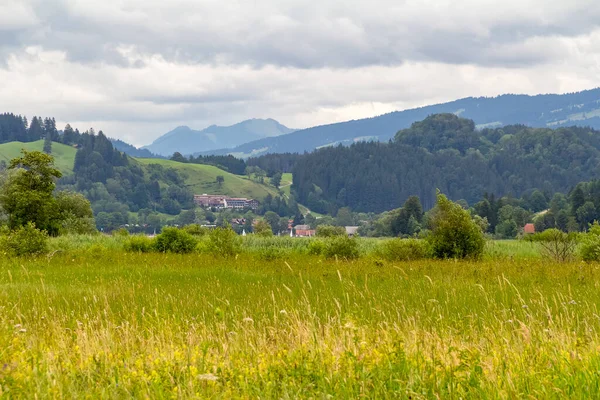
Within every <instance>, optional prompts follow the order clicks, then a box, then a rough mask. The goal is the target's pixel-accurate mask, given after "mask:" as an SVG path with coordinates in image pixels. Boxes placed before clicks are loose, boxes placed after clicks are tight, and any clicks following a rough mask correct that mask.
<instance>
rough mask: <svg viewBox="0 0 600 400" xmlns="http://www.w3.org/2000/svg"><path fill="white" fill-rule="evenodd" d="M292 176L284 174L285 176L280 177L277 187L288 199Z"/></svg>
mask: <svg viewBox="0 0 600 400" xmlns="http://www.w3.org/2000/svg"><path fill="white" fill-rule="evenodd" d="M292 179H293V178H292V174H291V173H288V172H286V173H285V174H282V175H281V185H279V188H280V189H281V190H282V191H283V193H284V194H285V195H286V196H287V197H289V196H290V189H291V188H292V181H293V180H292Z"/></svg>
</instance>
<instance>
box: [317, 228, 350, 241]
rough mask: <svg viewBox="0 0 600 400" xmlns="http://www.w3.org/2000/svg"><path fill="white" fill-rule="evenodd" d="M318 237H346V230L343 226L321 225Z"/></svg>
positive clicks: (318, 229)
mask: <svg viewBox="0 0 600 400" xmlns="http://www.w3.org/2000/svg"><path fill="white" fill-rule="evenodd" d="M317 236H318V237H324V238H329V237H335V236H346V228H344V227H343V226H333V225H319V226H317Z"/></svg>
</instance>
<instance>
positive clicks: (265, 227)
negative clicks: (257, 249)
mask: <svg viewBox="0 0 600 400" xmlns="http://www.w3.org/2000/svg"><path fill="white" fill-rule="evenodd" d="M254 234H256V235H258V236H260V237H270V236H273V230H272V229H271V225H269V223H268V222H267V221H265V220H259V221H257V222H256V224H255V225H254Z"/></svg>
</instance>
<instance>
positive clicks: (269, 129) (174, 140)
mask: <svg viewBox="0 0 600 400" xmlns="http://www.w3.org/2000/svg"><path fill="white" fill-rule="evenodd" d="M291 132H294V129H290V128H288V127H286V126H284V125H282V124H280V123H279V122H277V121H275V120H274V119H249V120H246V121H243V122H240V123H238V124H235V125H232V126H217V125H211V126H209V127H208V128H206V129H203V130H201V131H197V130H193V129H191V128H190V127H188V126H179V127H177V128H175V129H173V130H172V131H170V132H167V133H165V134H164V135H162V136H160V137H159V138H158V139H156V140H155V141H154V142H152V143H151V144H149V145H147V146H144V147H142V149H145V150H148V151H150V152H152V153H154V154H158V155H161V156H171V155H172V154H173V153H175V152H180V153H182V154H184V155H190V154H195V153H200V152H203V153H206V152H210V151H213V150H217V149H222V148H232V147H236V146H239V145H241V144H244V143H247V142H251V141H255V140H259V139H263V138H270V137H275V136H279V135H284V134H289V133H291Z"/></svg>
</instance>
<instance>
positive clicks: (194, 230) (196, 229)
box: [182, 224, 210, 237]
mask: <svg viewBox="0 0 600 400" xmlns="http://www.w3.org/2000/svg"><path fill="white" fill-rule="evenodd" d="M182 229H183V230H184V231H185V232H187V233H189V234H190V235H192V236H199V237H202V236H206V235H208V234H209V233H210V231H209V229H208V228H206V227H204V226H200V225H199V224H190V225H186V226H184V227H183V228H182Z"/></svg>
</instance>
